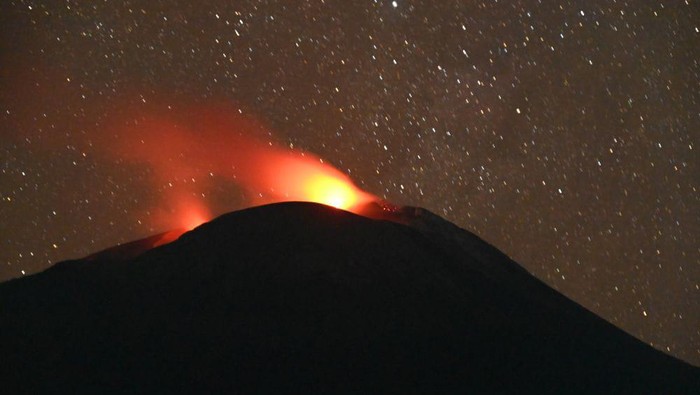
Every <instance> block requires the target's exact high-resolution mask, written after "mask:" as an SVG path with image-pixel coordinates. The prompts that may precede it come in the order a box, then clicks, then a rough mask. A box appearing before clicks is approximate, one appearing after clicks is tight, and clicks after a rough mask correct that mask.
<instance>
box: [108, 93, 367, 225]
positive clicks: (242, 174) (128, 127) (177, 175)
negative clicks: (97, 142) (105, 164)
mask: <svg viewBox="0 0 700 395" xmlns="http://www.w3.org/2000/svg"><path fill="white" fill-rule="evenodd" d="M124 119H126V121H124ZM107 136H108V138H107V139H106V141H104V142H101V145H103V147H104V149H105V152H106V154H107V155H108V156H110V157H111V158H112V159H113V160H115V161H117V162H126V163H130V164H133V163H139V164H145V165H147V166H149V167H150V168H151V169H152V180H150V181H151V182H153V184H154V187H155V188H157V190H158V194H159V195H162V198H161V202H160V203H161V204H162V206H161V207H158V208H156V209H155V210H154V211H152V212H151V214H152V216H154V217H155V218H154V220H155V222H163V223H168V221H169V223H170V224H172V214H168V213H173V212H174V213H175V216H176V218H177V222H178V223H177V224H176V225H177V226H179V227H181V228H183V229H191V228H193V227H195V226H197V225H199V224H201V223H203V222H205V221H207V220H208V219H211V215H212V214H211V212H210V211H209V209H208V207H207V203H206V199H205V195H206V193H205V191H206V190H207V189H208V188H209V187H210V186H211V185H210V184H211V183H212V182H213V181H212V180H214V179H217V180H220V179H222V178H223V179H224V180H228V181H230V182H232V183H235V184H236V185H238V186H240V187H241V188H242V189H243V190H244V191H245V193H246V199H247V202H246V203H247V204H248V205H257V204H264V203H272V202H282V201H312V202H318V203H323V204H327V205H330V206H334V207H337V208H341V209H345V210H349V211H353V210H355V209H357V208H358V207H360V206H361V205H363V204H365V203H367V202H369V201H371V200H375V199H376V198H375V197H374V196H372V195H371V194H369V193H367V192H364V191H362V190H360V189H359V188H358V187H357V186H355V185H354V184H353V182H352V180H351V179H350V178H349V177H348V176H347V175H345V174H344V173H343V172H341V171H339V170H338V169H336V168H334V167H333V166H331V165H329V164H327V163H325V162H324V161H323V160H322V159H321V158H319V157H317V156H316V155H313V154H310V153H308V152H302V151H298V150H293V149H290V148H287V147H283V146H280V145H278V144H277V143H275V142H274V141H273V139H272V132H271V131H270V129H268V128H267V127H265V126H264V125H263V124H262V123H261V122H259V121H258V120H256V119H255V118H253V117H252V116H248V115H242V113H241V111H239V110H238V108H235V107H234V106H231V105H222V104H218V105H211V104H209V105H194V106H192V105H190V106H183V108H182V109H178V110H173V109H172V108H168V109H164V110H153V109H150V110H146V111H144V110H138V111H136V112H134V113H133V114H129V115H128V116H127V117H121V120H120V121H118V122H111V126H110V127H109V131H108V133H107ZM160 217H162V221H161V220H160ZM167 217H170V218H169V219H168V218H167ZM171 226H172V225H171Z"/></svg>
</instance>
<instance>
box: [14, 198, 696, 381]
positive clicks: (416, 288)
mask: <svg viewBox="0 0 700 395" xmlns="http://www.w3.org/2000/svg"><path fill="white" fill-rule="evenodd" d="M177 234H178V235H179V233H177ZM171 238H172V237H170V236H169V235H168V234H167V233H166V234H163V235H158V236H154V237H151V238H148V239H144V240H142V241H137V242H133V243H129V244H125V245H123V246H119V247H115V248H113V249H109V250H106V251H103V252H101V253H97V254H94V255H92V256H90V257H88V258H85V259H80V260H73V261H66V262H61V263H58V264H56V265H54V266H53V267H51V268H50V269H48V270H46V271H45V272H43V273H39V274H36V275H33V276H30V277H26V278H22V279H17V280H12V281H9V282H6V283H4V284H0V340H1V341H2V346H0V347H1V349H0V383H2V388H3V392H5V393H17V392H30V393H37V392H52V393H75V392H90V393H103V392H106V391H108V392H115V391H116V392H125V393H166V392H167V393H173V392H177V393H183V392H184V393H193V392H205V393H318V392H326V393H538V394H542V393H567V394H572V393H595V394H599V393H673V394H681V393H700V369H698V368H695V367H693V366H690V365H688V364H686V363H684V362H682V361H680V360H677V359H675V358H673V357H670V356H668V355H665V354H663V353H661V352H659V351H657V350H655V349H653V348H652V347H650V346H648V345H646V344H644V343H642V342H641V341H639V340H637V339H635V338H634V337H632V336H630V335H628V334H627V333H625V332H623V331H622V330H620V329H618V328H616V327H615V326H613V325H611V324H610V323H608V322H606V321H605V320H603V319H601V318H599V317H598V316H596V315H594V314H593V313H591V312H589V311H588V310H586V309H585V308H583V307H581V306H580V305H578V304H576V303H575V302H573V301H571V300H569V299H567V298H566V297H564V296H563V295H561V294H559V293H558V292H556V291H555V290H553V289H551V288H550V287H548V286H547V285H545V284H544V283H542V282H540V281H539V280H538V279H536V278H535V277H533V276H532V275H530V274H529V273H528V272H527V271H526V270H524V269H523V268H522V267H521V266H519V265H518V264H517V263H515V262H513V261H512V260H510V259H509V258H508V257H507V256H506V255H504V254H503V253H501V252H499V251H498V250H497V249H496V248H494V247H492V246H491V245H489V244H487V243H486V242H484V241H483V240H481V239H480V238H478V237H477V236H475V235H473V234H472V233H469V232H468V231H466V230H463V229H460V228H459V227H457V226H455V225H453V224H451V223H450V222H448V221H446V220H444V219H442V218H440V217H439V216H437V215H434V214H432V213H430V212H429V211H427V210H424V209H420V208H412V207H405V208H399V209H396V208H391V209H387V208H386V207H381V206H378V205H371V206H368V207H367V210H366V216H360V215H356V214H353V213H350V212H347V211H343V210H339V209H335V208H332V207H329V206H324V205H320V204H314V203H298V202H292V203H278V204H272V205H267V206H261V207H255V208H250V209H246V210H242V211H237V212H232V213H229V214H225V215H223V216H220V217H218V218H216V219H215V220H213V221H211V222H208V223H205V224H203V225H201V226H199V227H198V228H196V229H194V230H192V231H190V232H186V233H184V234H183V235H182V236H180V237H179V238H177V239H176V240H174V241H172V242H169V243H166V244H163V240H167V241H170V239H171ZM161 244H162V245H161Z"/></svg>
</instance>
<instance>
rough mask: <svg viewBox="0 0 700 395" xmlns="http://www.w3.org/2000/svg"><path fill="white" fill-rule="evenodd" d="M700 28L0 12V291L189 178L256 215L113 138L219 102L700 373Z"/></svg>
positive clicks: (27, 8)
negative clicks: (456, 230)
mask: <svg viewBox="0 0 700 395" xmlns="http://www.w3.org/2000/svg"><path fill="white" fill-rule="evenodd" d="M698 21H700V7H699V6H698V2H697V1H693V0H686V1H682V0H678V1H669V0H667V1H656V0H654V1H650V0H649V1H648V0H627V1H620V0H618V1H615V0H605V1H602V0H561V1H541V0H513V1H497V0H493V1H428V0H425V1H420V0H396V1H379V0H374V1H373V0H356V1H347V0H338V1H334V0H325V1H324V0H314V1H310V0H309V1H294V2H292V1H211V0H200V1H197V2H192V1H189V0H188V1H184V0H183V1H159V0H148V1H145V0H144V1H137V0H133V1H119V2H109V3H108V2H107V1H76V0H63V1H58V0H56V1H41V0H26V1H18V0H6V1H3V2H1V3H0V120H1V123H0V280H6V279H10V278H14V277H19V276H22V275H29V274H32V273H35V272H37V271H41V270H43V269H45V268H47V267H48V266H50V265H51V264H52V263H54V262H57V261H60V260H64V259H69V258H79V257H82V256H85V255H87V254H90V253H92V252H95V251H98V250H100V249H103V248H106V247H109V246H112V245H115V244H117V243H122V242H126V241H130V240H134V239H139V238H142V237H145V236H148V235H151V234H154V233H156V232H162V231H165V230H168V229H167V227H166V226H167V225H168V224H167V221H166V222H163V217H164V213H165V214H166V215H165V217H167V214H168V213H170V214H173V215H177V213H176V211H177V210H178V208H177V207H174V206H173V207H170V206H169V204H168V201H167V200H163V199H162V196H163V195H166V194H168V190H170V189H173V188H179V186H180V187H182V186H183V185H185V186H186V185H189V187H187V188H185V189H184V190H186V191H194V190H196V192H192V193H193V194H194V193H196V194H197V198H199V199H203V200H204V201H205V202H206V204H207V205H208V207H209V210H210V212H211V214H212V215H218V214H221V213H224V212H227V211H232V210H236V209H240V208H243V207H246V206H248V205H250V202H251V200H250V199H249V197H247V196H246V194H247V193H248V192H246V191H245V190H242V189H241V188H240V187H239V186H238V185H236V183H233V182H230V180H228V179H225V178H221V177H218V176H217V174H215V172H214V171H209V169H207V164H206V162H203V163H202V164H201V166H200V167H201V169H199V172H197V173H196V175H197V176H196V177H195V176H192V177H190V174H188V175H187V177H178V176H177V174H173V175H172V179H170V180H168V179H163V177H158V180H156V181H154V177H153V174H154V169H153V166H151V165H149V164H148V163H142V162H139V161H134V160H129V158H122V157H120V155H118V154H117V155H115V151H114V150H110V148H109V147H110V146H112V145H113V143H114V141H115V140H114V139H115V138H120V136H121V138H122V139H125V138H127V137H124V136H128V138H127V140H128V141H127V142H129V141H132V140H140V139H139V134H140V133H141V134H144V135H147V134H148V133H149V130H148V128H143V127H138V126H137V125H140V123H139V122H140V121H144V120H147V119H152V118H154V117H155V118H158V119H166V120H167V122H170V123H177V122H178V120H180V121H181V120H182V119H194V120H193V121H192V120H191V123H195V124H197V123H198V122H199V120H202V119H204V118H206V115H202V114H207V113H211V112H216V111H224V112H225V111H230V112H238V115H240V116H242V117H250V118H251V119H255V122H258V123H260V124H264V125H265V126H264V128H263V129H264V131H263V132H262V133H261V136H262V137H260V138H262V139H267V140H266V141H268V140H269V143H270V144H274V145H276V146H279V147H285V148H287V147H288V148H289V149H294V150H303V151H305V152H309V153H313V154H315V155H317V156H318V157H320V158H322V159H323V160H324V161H325V162H327V163H329V164H332V165H333V166H335V167H336V168H338V169H340V170H341V171H342V172H344V173H346V174H348V175H349V176H350V177H352V178H353V180H354V181H355V182H356V184H357V185H359V186H360V187H361V188H363V189H365V190H367V191H369V192H371V193H373V194H375V195H377V196H380V197H382V198H385V199H387V200H389V201H392V202H394V203H396V204H405V205H414V206H422V207H426V208H428V209H429V210H431V211H433V212H435V213H437V214H439V215H442V216H444V217H445V218H447V219H449V220H451V221H453V222H455V223H456V224H458V225H460V226H461V227H464V228H465V229H468V230H471V231H473V232H474V233H476V234H478V235H480V236H481V237H482V238H484V239H485V240H487V241H489V242H490V243H492V244H494V245H495V246H497V247H498V248H500V249H501V250H503V251H504V252H506V253H507V254H508V255H510V256H511V257H512V258H514V259H515V260H516V261H518V262H520V263H521V264H522V265H523V266H525V267H526V268H527V269H528V270H529V271H530V272H532V273H533V274H535V275H536V276H537V277H539V278H540V279H542V280H543V281H545V282H546V283H548V284H550V285H551V286H553V287H554V288H556V289H557V290H559V291H561V292H562V293H564V294H565V295H567V296H569V297H570V298H572V299H574V300H575V301H577V302H579V303H581V304H582V305H584V306H585V307H587V308H589V309H590V310H592V311H594V312H595V313H597V314H599V315H601V316H602V317H604V318H606V319H607V320H609V321H611V322H613V323H614V324H616V325H618V326H620V327H621V328H623V329H625V330H626V331H628V332H630V333H632V334H633V335H635V336H637V337H639V338H641V339H642V340H644V341H646V342H648V343H651V344H652V345H654V346H655V347H656V348H658V349H660V350H663V351H665V352H667V353H670V354H672V355H675V356H677V357H679V358H682V359H684V360H686V361H689V362H691V363H693V364H695V365H700V240H699V235H700V194H699V193H698V188H699V185H698V184H699V183H700V160H699V159H698V158H700V156H699V155H698V150H699V149H700V112H699V109H700V82H699V81H700V75H699V74H700V64H699V62H700V60H699V59H700V51H699V48H700V30H699V29H700V23H699V22H698ZM202 108H205V109H206V111H204V112H203V110H201V109H202ZM193 109H194V110H193ZM188 114H194V115H192V116H193V117H194V118H191V117H190V118H188ZM141 124H143V122H141ZM195 126H196V125H195ZM190 127H191V128H192V125H190ZM130 128H131V129H130ZM193 129H194V130H195V131H196V127H193ZM125 130H132V132H130V133H124V131H125ZM133 130H137V131H138V132H133ZM120 133H121V134H120ZM194 135H196V132H195V133H194ZM207 136H208V135H207V134H206V133H204V132H202V134H201V136H200V137H195V138H198V139H200V140H202V139H207V138H208V137H207ZM122 143H123V141H122ZM134 143H138V142H136V141H134ZM209 144H212V145H213V146H223V147H225V146H226V145H225V144H219V143H218V142H213V141H212V142H209ZM234 154H235V151H234ZM202 174H204V176H202ZM198 177H199V178H198ZM203 178H207V179H206V181H205V180H203ZM197 182H199V183H200V184H198V185H202V187H198V188H191V185H192V184H195V183H197ZM181 190H183V189H181Z"/></svg>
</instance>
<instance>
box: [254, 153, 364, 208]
mask: <svg viewBox="0 0 700 395" xmlns="http://www.w3.org/2000/svg"><path fill="white" fill-rule="evenodd" d="M265 157H266V159H267V162H266V163H265V164H264V165H263V166H262V169H261V170H262V172H261V174H259V176H260V177H259V178H258V179H257V183H258V184H260V187H262V189H263V190H264V191H266V192H267V193H268V194H269V195H270V197H271V199H269V200H271V201H277V202H282V201H306V202H314V203H321V204H325V205H328V206H332V207H335V208H338V209H342V210H347V211H354V210H356V209H357V208H358V206H360V205H362V204H364V203H367V202H369V201H370V200H374V199H375V198H374V197H373V196H372V195H370V194H369V193H366V192H364V191H362V190H361V189H359V188H358V187H356V186H355V184H353V182H352V180H350V178H349V177H348V176H346V175H345V174H343V173H342V172H341V171H340V170H338V169H336V168H334V167H332V166H330V165H328V164H326V163H323V161H322V160H321V159H319V158H317V157H315V156H314V155H312V154H308V153H297V152H288V151H276V152H275V151H272V152H268V153H267V154H266V155H265Z"/></svg>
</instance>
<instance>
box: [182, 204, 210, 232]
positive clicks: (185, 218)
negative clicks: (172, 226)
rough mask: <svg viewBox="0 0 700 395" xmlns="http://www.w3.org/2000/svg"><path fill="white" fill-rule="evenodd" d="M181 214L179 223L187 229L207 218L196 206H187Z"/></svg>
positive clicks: (196, 225)
mask: <svg viewBox="0 0 700 395" xmlns="http://www.w3.org/2000/svg"><path fill="white" fill-rule="evenodd" d="M181 215H182V217H181V218H180V223H181V225H182V227H183V228H184V229H187V230H192V229H194V228H196V227H198V226H199V225H201V224H203V223H205V222H207V221H208V220H209V218H208V217H207V215H206V214H204V212H203V211H202V210H200V209H198V208H197V207H193V208H189V209H187V210H186V211H185V212H183V213H182V214H181Z"/></svg>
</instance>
